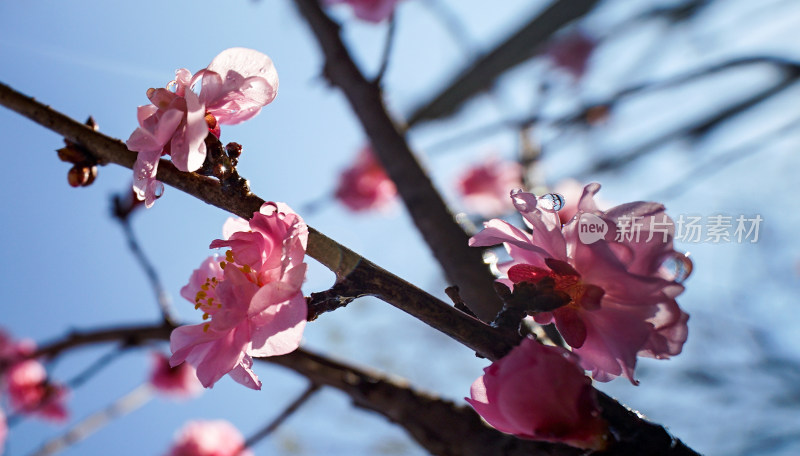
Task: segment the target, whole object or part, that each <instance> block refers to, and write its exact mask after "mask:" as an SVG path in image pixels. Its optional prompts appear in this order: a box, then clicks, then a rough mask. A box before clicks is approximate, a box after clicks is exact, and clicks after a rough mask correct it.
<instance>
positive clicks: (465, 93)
mask: <svg viewBox="0 0 800 456" xmlns="http://www.w3.org/2000/svg"><path fill="white" fill-rule="evenodd" d="M595 4H597V0H560V1H557V2H555V3H553V4H552V5H550V7H549V8H547V9H545V10H544V11H542V13H541V14H539V15H537V16H536V17H534V18H533V19H532V20H531V21H530V22H528V23H527V24H525V25H524V26H523V27H522V28H521V29H520V30H518V31H517V32H516V33H514V34H513V35H512V36H511V37H509V38H508V39H507V40H506V41H504V42H503V43H501V44H500V45H498V46H497V47H495V48H494V50H493V51H492V52H490V53H489V54H487V55H485V56H484V57H482V58H480V59H478V60H476V61H475V62H473V63H472V64H470V66H469V67H468V68H466V69H464V70H463V71H462V72H461V73H460V74H459V75H458V76H457V77H456V78H455V79H454V80H453V81H451V82H450V83H449V84H447V87H446V88H445V89H443V90H442V91H440V92H439V93H438V94H436V95H435V96H434V97H433V98H432V100H431V101H429V102H427V103H425V104H423V105H422V106H420V107H419V108H417V109H415V110H414V112H413V113H412V114H411V115H410V116H409V118H408V125H414V124H417V123H419V122H421V121H424V120H430V119H436V118H439V117H443V116H446V115H448V114H451V113H452V112H454V111H456V110H457V109H458V108H459V107H460V106H461V105H462V104H464V102H466V101H467V100H469V99H470V98H472V97H473V96H475V95H477V94H478V93H480V92H482V91H484V90H486V89H488V88H489V87H490V86H491V85H492V83H493V82H494V81H495V79H497V77H498V76H500V75H501V74H503V73H505V72H506V71H507V70H509V69H511V68H513V67H514V66H516V65H518V64H520V63H522V62H524V61H526V60H528V59H529V58H531V57H533V56H534V55H536V54H537V53H539V52H540V51H541V49H540V47H541V45H542V44H543V43H544V42H545V41H547V39H548V38H550V37H551V36H552V35H553V34H554V33H555V32H557V31H558V30H560V29H561V28H562V27H563V26H564V25H566V24H568V23H570V22H572V21H574V20H576V19H578V18H580V17H582V16H583V15H585V14H586V13H588V12H589V11H590V10H591V9H592V8H593V7H594V5H595Z"/></svg>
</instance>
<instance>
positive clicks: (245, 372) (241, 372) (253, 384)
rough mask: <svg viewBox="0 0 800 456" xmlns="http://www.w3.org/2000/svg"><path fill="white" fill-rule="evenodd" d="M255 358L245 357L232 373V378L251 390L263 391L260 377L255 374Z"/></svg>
mask: <svg viewBox="0 0 800 456" xmlns="http://www.w3.org/2000/svg"><path fill="white" fill-rule="evenodd" d="M252 367H253V358H251V357H250V356H245V357H244V358H242V361H241V362H239V364H237V365H236V367H234V368H233V370H232V371H230V376H231V378H232V379H233V380H234V381H235V382H236V383H239V384H240V385H244V386H246V387H248V388H250V389H254V390H260V389H261V380H259V379H258V375H256V373H255V372H253V369H252Z"/></svg>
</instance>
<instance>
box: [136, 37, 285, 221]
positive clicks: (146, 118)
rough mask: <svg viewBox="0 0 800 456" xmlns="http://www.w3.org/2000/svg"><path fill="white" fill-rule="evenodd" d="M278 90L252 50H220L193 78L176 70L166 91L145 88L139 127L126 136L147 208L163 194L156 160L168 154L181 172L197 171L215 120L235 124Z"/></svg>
mask: <svg viewBox="0 0 800 456" xmlns="http://www.w3.org/2000/svg"><path fill="white" fill-rule="evenodd" d="M277 93H278V73H277V72H276V71H275V66H274V65H273V64H272V60H271V59H270V58H269V57H268V56H266V55H264V54H262V53H260V52H258V51H254V50H252V49H245V48H231V49H226V50H224V51H222V53H220V54H219V55H218V56H216V57H215V58H214V60H212V61H211V64H209V65H208V67H207V68H205V69H203V70H200V71H199V72H197V73H196V74H195V75H194V76H192V73H191V72H189V70H187V69H185V68H181V69H179V70H177V71H176V72H175V79H174V80H172V81H170V83H169V84H167V88H166V89H152V88H151V89H149V90H148V91H147V98H148V99H149V100H150V103H151V104H149V105H145V106H139V108H138V110H137V119H138V121H139V127H138V128H137V129H136V130H135V131H134V132H133V133H132V134H131V136H130V138H128V141H127V146H128V149H130V150H132V151H135V152H138V155H137V157H136V164H135V165H134V167H133V176H134V182H133V189H134V191H135V192H136V195H137V197H138V198H139V199H140V200H144V201H145V202H146V205H147V207H151V206H152V205H153V202H154V201H155V200H156V198H158V196H160V194H161V192H163V184H161V183H160V182H158V181H157V180H156V172H157V170H158V161H159V158H160V157H161V156H162V155H170V156H171V157H172V162H173V163H174V164H175V167H176V168H178V169H179V170H181V171H186V172H191V171H196V170H197V169H199V168H200V167H201V166H202V165H203V161H204V160H205V158H206V145H205V138H206V136H207V135H208V133H209V131H211V132H212V133H213V134H215V135H216V136H219V124H223V125H234V124H237V123H240V122H243V121H245V120H247V119H250V118H251V117H253V116H255V115H256V114H258V113H259V112H261V108H262V107H264V106H266V105H267V104H269V103H271V102H272V100H274V99H275V95H277Z"/></svg>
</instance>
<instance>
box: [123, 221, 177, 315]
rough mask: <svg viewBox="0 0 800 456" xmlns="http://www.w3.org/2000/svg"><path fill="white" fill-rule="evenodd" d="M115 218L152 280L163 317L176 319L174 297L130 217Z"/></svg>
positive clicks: (146, 273) (152, 286) (151, 285)
mask: <svg viewBox="0 0 800 456" xmlns="http://www.w3.org/2000/svg"><path fill="white" fill-rule="evenodd" d="M114 218H115V219H116V220H117V221H119V223H120V225H121V226H122V231H123V232H124V233H125V238H126V239H127V241H128V247H129V248H130V250H131V253H132V254H133V256H134V258H136V261H137V262H138V263H139V266H141V267H142V270H143V271H144V274H145V276H147V280H148V281H149V282H150V287H151V288H152V289H153V292H154V293H155V295H156V302H157V303H158V308H159V309H160V310H161V317H162V318H163V319H164V321H166V322H172V321H174V309H173V308H172V299H171V298H170V296H169V293H168V292H167V290H166V288H164V285H163V284H162V283H161V278H160V277H159V275H158V271H156V268H155V266H154V265H153V263H152V262H151V261H150V259H149V258H147V255H146V254H145V253H144V250H142V247H141V246H140V245H139V240H138V239H137V238H136V234H135V233H134V231H133V227H132V226H131V222H130V218H119V217H114Z"/></svg>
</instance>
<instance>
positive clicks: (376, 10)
mask: <svg viewBox="0 0 800 456" xmlns="http://www.w3.org/2000/svg"><path fill="white" fill-rule="evenodd" d="M398 1H400V0H325V3H326V4H328V5H335V4H337V3H347V4H348V5H350V6H351V7H352V8H353V13H354V14H355V15H356V17H357V18H359V19H361V20H365V21H369V22H376V23H377V22H381V21H383V20H385V19H388V18H389V17H390V16H391V15H392V13H393V12H394V8H395V4H396V3H397V2H398Z"/></svg>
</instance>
